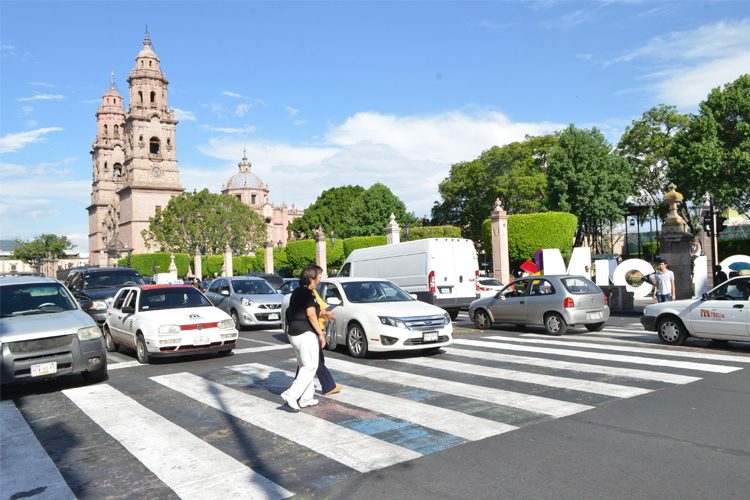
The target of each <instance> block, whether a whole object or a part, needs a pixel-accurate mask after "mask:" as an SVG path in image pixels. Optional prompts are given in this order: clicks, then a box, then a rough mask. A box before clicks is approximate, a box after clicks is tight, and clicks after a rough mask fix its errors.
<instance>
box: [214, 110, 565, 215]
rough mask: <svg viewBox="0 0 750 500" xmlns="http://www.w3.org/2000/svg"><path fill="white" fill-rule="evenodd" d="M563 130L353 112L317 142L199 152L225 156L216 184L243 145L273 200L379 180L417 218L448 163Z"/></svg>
mask: <svg viewBox="0 0 750 500" xmlns="http://www.w3.org/2000/svg"><path fill="white" fill-rule="evenodd" d="M563 127H564V125H561V124H556V123H547V122H545V123H513V122H511V121H510V120H509V119H508V118H507V117H506V116H505V115H503V114H502V113H498V112H496V111H478V112H475V113H471V114H469V113H465V112H458V111H457V112H447V113H441V114H436V115H429V116H427V115H426V116H407V117H399V116H394V115H382V114H378V113H357V114H356V115H354V116H352V117H350V118H349V119H347V120H346V121H345V122H344V123H343V124H341V125H339V126H335V127H333V128H332V129H331V130H329V132H328V134H327V135H326V136H325V138H324V140H323V142H322V143H321V144H318V145H293V144H282V143H270V142H263V141H250V142H248V141H241V140H238V139H230V138H214V139H211V140H209V141H208V143H207V144H204V145H201V146H199V150H200V151H201V152H202V153H203V154H206V155H207V156H210V157H214V158H219V159H223V160H227V168H226V170H222V171H221V174H223V175H224V177H223V178H221V181H220V182H221V183H224V182H226V179H228V178H229V176H230V175H232V174H234V173H235V172H236V166H235V165H236V163H237V162H238V161H239V159H240V158H241V157H242V150H243V148H245V147H246V148H247V156H248V159H249V160H250V161H251V163H252V165H253V167H252V169H253V170H252V171H253V173H255V174H256V175H258V176H259V177H260V178H261V179H262V180H263V182H265V183H266V184H268V185H269V187H270V189H271V200H272V201H273V202H274V203H277V204H278V203H281V202H286V203H287V204H289V205H291V204H293V203H294V204H296V205H297V206H302V207H304V206H307V205H309V204H310V203H312V202H313V201H315V199H316V198H317V197H318V195H320V193H321V192H322V191H323V190H325V189H328V188H330V187H334V186H341V185H345V184H359V185H361V186H364V187H369V186H370V185H372V184H373V183H375V182H382V183H384V184H385V185H387V186H388V187H389V188H391V190H393V192H394V193H395V194H396V195H397V196H399V197H400V198H401V199H402V200H403V201H404V202H405V203H406V204H407V207H408V209H409V210H411V211H414V212H415V213H416V214H417V215H420V216H421V215H424V214H429V213H430V210H431V208H432V204H433V202H434V201H435V200H438V199H439V196H438V193H437V185H438V183H439V182H440V181H441V180H442V179H444V178H445V177H446V176H447V175H448V172H449V170H450V166H451V164H453V163H456V162H458V161H464V160H471V159H473V158H476V157H477V156H478V155H479V154H480V153H481V152H482V151H484V150H486V149H488V148H489V147H491V146H493V145H503V144H507V143H509V142H513V141H519V140H523V139H524V137H525V136H526V135H539V134H545V133H550V132H553V131H555V130H559V129H561V128H563ZM215 175H220V174H219V173H218V172H215ZM209 178H211V177H209ZM213 178H215V176H214V177H213ZM202 185H203V186H205V185H206V184H202ZM215 189H216V190H217V191H218V186H217V187H216V188H215Z"/></svg>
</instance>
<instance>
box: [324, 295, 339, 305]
mask: <svg viewBox="0 0 750 500" xmlns="http://www.w3.org/2000/svg"><path fill="white" fill-rule="evenodd" d="M326 302H327V303H328V305H330V306H340V305H341V299H340V298H338V297H331V298H330V299H327V300H326Z"/></svg>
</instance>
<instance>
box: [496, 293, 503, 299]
mask: <svg viewBox="0 0 750 500" xmlns="http://www.w3.org/2000/svg"><path fill="white" fill-rule="evenodd" d="M495 298H496V299H501V298H503V296H502V295H500V292H497V293H495Z"/></svg>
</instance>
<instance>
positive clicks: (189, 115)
mask: <svg viewBox="0 0 750 500" xmlns="http://www.w3.org/2000/svg"><path fill="white" fill-rule="evenodd" d="M174 117H175V118H177V120H179V121H181V122H184V121H188V122H197V121H198V117H197V116H195V113H194V112H192V111H185V110H184V109H180V108H174Z"/></svg>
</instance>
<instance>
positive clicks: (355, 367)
mask: <svg viewBox="0 0 750 500" xmlns="http://www.w3.org/2000/svg"><path fill="white" fill-rule="evenodd" d="M326 365H327V366H328V367H329V368H331V369H333V370H340V371H342V372H346V373H350V374H352V375H358V376H360V377H366V378H370V379H373V380H379V381H387V382H393V383H396V384H403V385H410V386H412V387H418V388H420V389H427V390H431V391H435V392H442V393H445V394H453V395H454V396H463V397H467V398H473V399H479V400H482V401H488V402H491V403H495V404H499V405H505V406H510V407H513V408H519V409H521V410H527V411H532V412H536V413H541V414H544V415H551V416H553V417H565V416H568V415H573V414H575V413H579V412H582V411H586V410H590V409H591V408H592V407H591V406H588V405H582V404H579V403H569V402H567V401H558V400H556V399H550V398H544V397H541V396H532V395H529V394H524V393H518V392H512V391H504V390H502V389H494V388H491V387H483V386H477V385H472V384H464V383H461V382H453V381H451V380H444V379H442V380H436V379H435V378H432V377H427V376H424V375H416V374H412V373H405V372H399V371H396V370H388V369H385V368H378V367H375V366H370V365H364V364H360V363H354V362H351V361H342V360H340V359H333V358H331V359H326Z"/></svg>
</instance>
